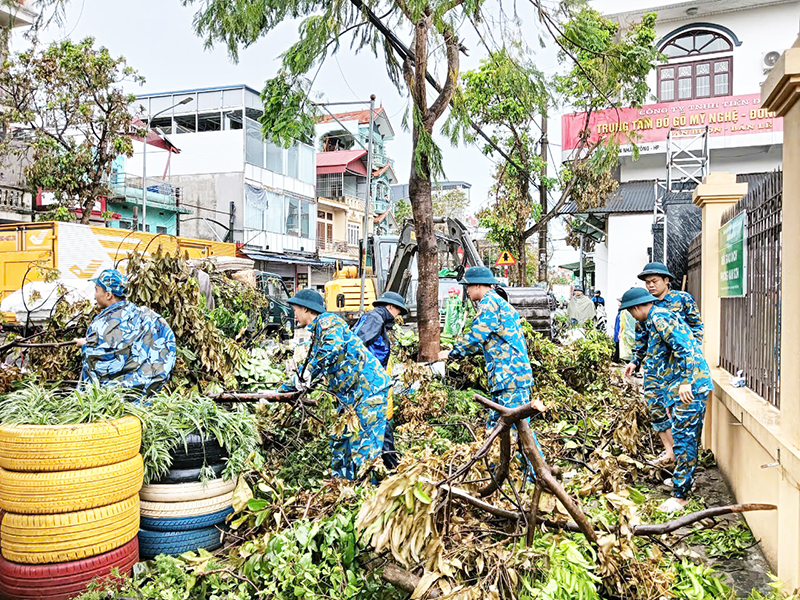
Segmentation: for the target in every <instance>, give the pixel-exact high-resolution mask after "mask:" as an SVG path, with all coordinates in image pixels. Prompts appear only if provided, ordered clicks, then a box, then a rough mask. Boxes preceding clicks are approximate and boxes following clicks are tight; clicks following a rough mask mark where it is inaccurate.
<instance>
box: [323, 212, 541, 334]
mask: <svg viewBox="0 0 800 600" xmlns="http://www.w3.org/2000/svg"><path fill="white" fill-rule="evenodd" d="M434 223H437V224H440V225H444V231H437V232H436V241H437V243H438V248H439V269H440V271H439V305H440V306H442V304H443V303H444V301H445V300H446V298H447V290H448V289H449V288H450V287H451V286H454V285H458V280H460V279H461V278H462V276H463V275H464V271H465V270H466V269H467V268H468V267H473V266H477V265H482V264H483V261H482V260H481V258H480V255H479V254H478V249H477V248H476V247H475V244H474V243H473V242H472V239H470V237H469V234H468V232H467V228H466V227H465V226H464V224H463V223H461V221H459V220H458V219H452V218H443V217H439V218H435V219H434ZM418 250H419V247H418V245H417V239H416V235H415V234H414V223H413V222H412V221H406V223H405V224H404V225H403V229H402V231H401V232H400V235H399V236H396V235H395V236H392V235H373V236H370V237H369V238H368V239H367V254H366V261H365V264H366V270H365V278H364V279H365V281H364V310H369V309H371V308H372V303H373V302H374V301H375V299H376V298H378V297H379V296H380V295H381V294H383V293H385V292H397V293H398V294H400V295H401V296H403V297H404V298H405V299H406V306H407V307H408V315H406V317H405V321H406V322H407V323H414V322H416V319H417V283H418V281H417V252H418ZM497 292H498V293H499V294H500V295H501V296H503V297H505V298H506V299H507V300H508V301H509V302H510V303H511V305H512V306H513V307H514V308H515V309H516V310H517V312H519V314H520V315H521V316H522V317H523V318H524V319H526V320H527V321H528V322H529V323H531V325H532V326H533V328H534V330H535V331H539V332H541V333H542V334H543V335H546V336H548V337H549V336H550V335H551V316H550V306H549V302H548V299H547V292H546V290H544V289H541V288H534V287H524V288H521V287H500V286H498V287H497ZM463 297H464V298H466V295H464V296H463ZM465 301H466V300H465ZM360 307H361V272H360V270H359V268H358V267H355V266H347V267H344V268H343V269H340V270H339V271H337V272H336V275H335V276H334V278H333V279H332V280H331V281H329V282H328V283H326V284H325V308H326V310H328V311H329V312H332V313H337V314H339V315H341V316H342V317H344V318H346V319H348V320H352V319H355V318H357V317H358V316H359V315H360Z"/></svg>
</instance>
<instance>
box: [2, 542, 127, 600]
mask: <svg viewBox="0 0 800 600" xmlns="http://www.w3.org/2000/svg"><path fill="white" fill-rule="evenodd" d="M137 562H139V542H138V540H137V538H133V539H132V540H131V541H130V542H128V543H127V544H125V545H124V546H121V547H119V548H117V549H115V550H112V551H111V552H106V553H105V554H100V555H98V556H93V557H91V558H84V559H83V560H75V561H71V562H65V563H55V564H49V565H22V564H18V563H12V562H9V561H7V560H5V559H4V558H1V557H0V598H2V599H3V600H19V599H28V598H35V599H36V600H69V599H70V598H73V597H75V596H77V595H78V594H80V593H81V592H82V591H83V590H84V589H85V588H86V586H87V584H88V583H89V582H90V581H92V579H94V578H96V577H105V576H107V575H108V574H109V573H110V572H111V569H113V568H114V567H116V568H117V569H119V572H120V574H124V573H130V571H131V569H133V565H135V564H136V563H137Z"/></svg>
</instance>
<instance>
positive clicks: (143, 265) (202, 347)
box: [126, 246, 241, 387]
mask: <svg viewBox="0 0 800 600" xmlns="http://www.w3.org/2000/svg"><path fill="white" fill-rule="evenodd" d="M126 269H127V275H128V280H129V281H130V289H129V293H128V300H130V301H131V302H134V303H136V304H142V305H144V306H148V307H150V308H152V309H153V310H154V311H156V312H157V313H159V314H160V315H161V316H162V317H164V319H166V321H167V323H169V326H170V327H171V328H172V331H173V332H174V333H175V339H176V342H177V346H178V363H177V364H176V366H175V370H174V371H173V374H172V379H171V384H170V385H172V386H173V387H176V386H178V385H180V384H181V383H184V382H189V383H191V384H194V385H198V384H199V385H203V384H206V383H208V382H212V381H224V380H226V379H227V378H229V377H230V376H231V375H232V373H233V371H234V370H235V369H236V366H237V365H238V364H239V359H240V357H241V349H240V348H239V346H238V345H237V344H236V343H235V342H234V341H233V340H231V339H230V338H228V337H226V336H225V334H224V333H223V332H222V331H221V330H220V329H219V328H218V327H217V324H216V323H215V322H214V320H213V318H212V317H211V315H209V314H208V311H207V310H206V309H205V302H204V300H203V299H202V296H201V294H200V290H199V287H198V284H197V280H196V279H195V278H194V277H193V276H192V273H191V269H190V267H189V265H188V263H187V259H186V257H182V256H181V255H180V253H179V251H176V252H175V254H174V255H171V254H169V253H166V252H163V251H162V249H161V247H160V246H159V247H158V248H157V249H156V251H155V252H154V253H153V254H151V255H150V256H149V257H147V258H145V257H144V255H143V254H133V255H131V257H130V260H129V261H128V264H127V267H126Z"/></svg>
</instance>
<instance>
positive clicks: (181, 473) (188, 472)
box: [153, 463, 225, 483]
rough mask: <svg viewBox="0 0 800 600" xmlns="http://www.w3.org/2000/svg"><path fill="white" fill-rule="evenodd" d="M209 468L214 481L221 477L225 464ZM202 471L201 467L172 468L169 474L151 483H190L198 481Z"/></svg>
mask: <svg viewBox="0 0 800 600" xmlns="http://www.w3.org/2000/svg"><path fill="white" fill-rule="evenodd" d="M209 466H210V467H211V468H212V469H213V471H214V479H219V478H220V477H222V472H223V471H224V470H225V463H217V464H215V465H209ZM202 470H203V467H198V468H196V469H176V468H174V467H173V468H172V469H170V470H169V473H167V474H166V475H164V477H162V478H161V479H159V480H158V481H154V482H153V483H191V482H193V481H200V472H201V471H202Z"/></svg>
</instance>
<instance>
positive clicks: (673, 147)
mask: <svg viewBox="0 0 800 600" xmlns="http://www.w3.org/2000/svg"><path fill="white" fill-rule="evenodd" d="M591 6H593V7H594V8H595V9H596V10H598V11H600V12H601V13H603V14H604V15H605V16H606V17H608V18H610V19H613V20H615V21H617V22H619V23H620V25H621V27H622V29H623V30H624V29H625V28H626V27H627V26H629V25H630V24H632V23H634V22H637V21H639V20H640V19H641V17H642V16H643V15H644V14H645V13H648V12H656V13H657V14H658V20H657V23H656V32H657V35H658V42H657V44H658V48H659V50H660V51H661V52H662V53H664V54H665V55H667V57H668V60H667V62H666V63H664V64H662V65H659V66H658V67H657V68H656V69H655V70H654V71H653V72H652V73H651V74H650V76H649V79H648V83H649V86H650V89H651V91H652V94H653V101H652V102H653V103H652V104H648V105H646V106H643V107H641V108H638V109H637V108H624V109H620V110H618V111H617V110H609V111H603V112H600V113H597V114H596V115H593V117H592V119H591V120H590V123H589V126H590V129H591V131H592V135H593V136H601V135H612V134H614V133H615V132H622V134H621V135H622V136H624V135H625V132H629V131H636V135H637V136H638V137H637V139H636V143H637V145H638V147H639V151H640V153H641V155H640V158H639V159H638V160H634V159H633V157H632V147H631V146H630V145H629V144H628V145H625V142H624V141H622V142H621V143H623V147H622V152H621V157H620V164H619V171H618V179H619V181H620V186H619V189H618V190H617V192H616V193H615V194H613V195H612V197H611V198H609V199H608V200H607V201H606V203H605V206H603V207H601V208H599V209H596V210H592V211H590V212H589V213H584V214H580V215H578V214H576V213H577V208H576V207H575V205H574V204H570V205H568V206H567V207H565V209H564V211H563V212H564V213H567V214H571V215H573V216H575V217H576V218H578V219H579V220H582V221H583V222H585V223H586V225H585V226H584V227H583V228H582V230H584V231H585V232H586V235H587V236H589V235H592V236H594V237H595V239H598V240H600V241H598V243H597V244H596V246H595V252H594V256H593V260H594V263H595V287H596V288H597V289H600V290H601V291H602V292H603V296H604V297H605V298H606V301H607V308H608V315H609V318H608V323H609V331H611V330H612V328H613V325H614V320H615V317H616V302H615V299H616V298H619V297H620V296H621V295H622V293H623V292H624V291H625V290H627V289H628V288H630V287H631V286H633V285H637V284H638V283H639V282H638V280H637V279H636V275H637V274H638V273H639V272H640V271H641V269H642V267H643V266H644V265H645V264H646V263H647V262H649V261H650V260H662V259H663V245H664V239H666V241H667V261H666V262H667V264H668V265H669V267H670V270H672V271H673V272H674V273H675V274H676V276H677V277H678V279H679V280H678V281H677V282H676V284H677V286H678V287H680V285H681V281H680V280H681V278H682V275H683V274H684V273H685V268H686V248H687V247H688V244H689V242H690V241H691V239H692V238H693V237H694V236H695V235H696V234H697V233H699V231H700V213H699V210H698V209H696V208H695V207H694V206H693V205H692V203H691V191H692V189H693V188H694V186H695V185H696V183H695V181H696V180H697V179H701V178H702V175H703V174H704V173H708V172H709V171H710V170H713V171H728V172H730V173H734V174H736V175H737V176H738V178H739V180H740V181H748V182H749V183H750V185H751V187H752V186H753V185H754V184H756V185H757V183H758V181H759V179H760V175H763V173H766V172H770V171H773V170H775V169H776V168H778V167H780V165H781V159H782V151H781V150H782V143H783V132H782V130H783V124H782V120H781V119H778V118H773V116H772V115H771V114H769V113H767V112H766V111H765V110H763V109H761V108H760V86H761V84H762V83H763V81H764V80H765V79H766V77H767V73H768V72H769V69H770V68H771V66H772V64H774V62H775V60H777V58H778V57H779V56H780V54H781V53H782V52H783V50H785V49H786V48H788V47H790V46H791V45H792V43H793V42H794V40H795V39H796V37H797V34H798V22H799V21H800V1H798V0H788V1H787V0H784V1H781V0H724V1H723V0H685V1H675V0H668V1H663V0H662V1H657V0H639V1H638V2H635V3H631V2H630V1H628V0H594V1H592V2H591ZM632 6H634V7H635V8H631V7H632ZM582 117H583V115H580V114H571V115H570V114H568V115H564V116H563V117H562V159H563V160H569V158H570V153H571V150H572V149H573V148H574V147H575V145H576V136H577V132H578V130H579V129H580V127H582V125H583V120H582ZM670 132H672V133H671V134H670ZM706 132H707V133H706ZM704 146H706V147H705V149H704ZM681 149H683V150H684V152H682V153H681V152H680V150H681ZM686 151H688V152H690V153H692V155H693V158H690V159H689V160H688V161H685V162H683V163H682V164H681V167H682V168H677V167H675V166H673V168H672V170H671V182H672V189H671V191H670V190H665V184H666V182H667V178H668V168H667V162H668V156H671V157H672V158H673V159H675V158H678V159H680V158H681V157H683V158H686V157H687V152H686ZM678 162H679V161H675V160H673V165H675V164H678ZM659 181H660V182H661V184H660V185H659V184H658V182H659ZM657 197H658V198H659V202H658V210H656V208H655V205H656V204H657V203H656V198H657ZM664 215H666V229H667V235H666V236H664V234H663V227H664V225H663V222H664ZM654 225H655V226H654ZM598 230H599V231H598Z"/></svg>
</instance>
